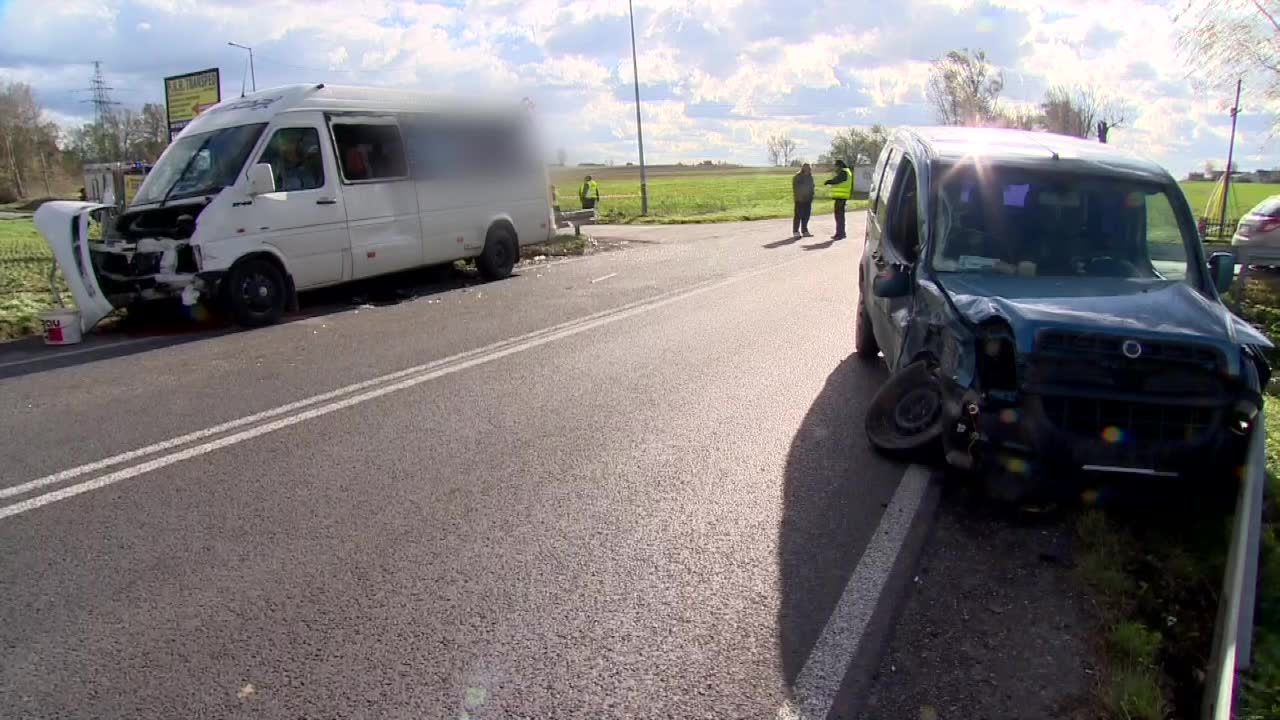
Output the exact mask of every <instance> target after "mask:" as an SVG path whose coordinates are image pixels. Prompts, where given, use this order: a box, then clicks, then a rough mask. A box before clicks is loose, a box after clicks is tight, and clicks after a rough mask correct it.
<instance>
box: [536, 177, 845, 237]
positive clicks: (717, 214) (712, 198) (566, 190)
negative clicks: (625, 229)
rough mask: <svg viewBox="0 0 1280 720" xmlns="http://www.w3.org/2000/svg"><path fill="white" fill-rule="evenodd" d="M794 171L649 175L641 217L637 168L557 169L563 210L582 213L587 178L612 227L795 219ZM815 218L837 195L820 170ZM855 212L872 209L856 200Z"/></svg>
mask: <svg viewBox="0 0 1280 720" xmlns="http://www.w3.org/2000/svg"><path fill="white" fill-rule="evenodd" d="M794 173H795V170H794V169H793V168H742V167H728V168H717V169H711V168H703V167H693V166H690V167H678V166H660V167H655V168H652V169H650V170H649V172H648V187H649V214H648V215H647V216H641V215H640V170H639V168H635V167H621V168H620V167H601V168H555V169H553V170H552V173H551V176H552V183H554V184H555V186H556V190H557V191H558V197H559V200H560V208H561V209H562V210H574V209H577V208H580V207H581V203H580V202H579V201H578V186H579V185H580V184H581V183H582V178H583V176H584V175H591V176H592V177H593V178H595V179H596V181H597V182H598V183H599V185H600V195H601V201H600V205H599V208H600V218H601V221H602V222H610V223H664V224H669V223H708V222H729V221H734V220H764V219H768V218H789V217H791V212H792V200H791V176H792V175H793V174H794ZM815 176H816V179H817V187H818V191H817V198H816V199H815V205H814V213H815V214H817V215H820V214H822V213H825V212H829V211H830V207H831V193H830V192H829V190H828V189H827V188H825V187H823V186H822V184H821V183H822V181H823V180H825V179H826V178H827V177H828V175H826V174H825V173H823V172H822V171H820V170H815ZM849 205H850V207H849V209H850V210H859V209H862V208H865V207H866V201H865V200H864V199H855V200H853V201H852V202H851V203H850V204H849Z"/></svg>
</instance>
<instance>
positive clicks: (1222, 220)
mask: <svg viewBox="0 0 1280 720" xmlns="http://www.w3.org/2000/svg"><path fill="white" fill-rule="evenodd" d="M1239 114H1240V80H1239V79H1237V80H1236V103H1235V105H1232V106H1231V142H1230V143H1229V144H1228V145H1227V170H1226V172H1225V173H1223V175H1222V212H1221V214H1219V215H1218V237H1222V235H1223V233H1225V232H1226V229H1227V228H1226V225H1227V198H1228V197H1230V192H1231V162H1232V158H1233V156H1234V155H1235V151H1236V116H1237V115H1239Z"/></svg>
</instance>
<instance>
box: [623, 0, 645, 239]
mask: <svg viewBox="0 0 1280 720" xmlns="http://www.w3.org/2000/svg"><path fill="white" fill-rule="evenodd" d="M627 14H628V15H630V16H631V73H632V78H633V79H634V80H635V84H636V144H637V145H639V146H640V214H641V215H648V214H649V184H648V182H646V178H645V172H644V131H643V130H642V129H641V127H640V66H639V64H637V62H636V13H635V10H634V9H633V8H632V7H631V0H627Z"/></svg>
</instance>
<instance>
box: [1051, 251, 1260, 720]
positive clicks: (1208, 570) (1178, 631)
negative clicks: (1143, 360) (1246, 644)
mask: <svg viewBox="0 0 1280 720" xmlns="http://www.w3.org/2000/svg"><path fill="white" fill-rule="evenodd" d="M1240 314H1241V316H1242V317H1244V318H1245V319H1246V320H1248V321H1249V322H1250V323H1252V324H1253V325H1254V326H1256V327H1258V328H1259V329H1260V330H1261V331H1262V332H1263V333H1265V334H1266V335H1267V336H1268V337H1272V338H1276V337H1280V283H1277V282H1275V281H1274V280H1273V279H1269V278H1267V277H1266V276H1258V277H1257V279H1255V280H1253V281H1251V282H1250V284H1249V286H1248V287H1247V288H1245V294H1244V300H1243V303H1242V306H1241V308H1240ZM1278 360H1280V353H1277V352H1275V351H1273V352H1272V353H1271V361H1272V363H1273V366H1276V367H1277V368H1278V369H1280V366H1277V365H1276V363H1277V361H1278ZM1263 412H1264V413H1265V415H1266V427H1267V488H1266V500H1265V505H1264V510H1263V527H1262V537H1261V543H1262V548H1261V568H1260V573H1259V587H1258V605H1257V611H1256V614H1255V616H1254V653H1253V667H1252V668H1251V670H1250V672H1249V673H1248V675H1247V676H1246V677H1245V678H1244V680H1243V682H1242V683H1241V686H1240V688H1238V692H1237V714H1236V717H1237V718H1241V719H1242V720H1264V718H1265V719H1271V718H1280V503H1277V497H1280V393H1277V392H1276V391H1275V383H1273V384H1272V389H1271V390H1270V391H1269V392H1268V394H1267V396H1266V403H1265V405H1264V407H1263ZM1203 516H1204V513H1203V512H1195V509H1194V508H1192V509H1190V511H1188V512H1185V513H1183V514H1166V513H1164V512H1160V513H1147V514H1146V516H1145V517H1126V516H1125V515H1124V514H1123V513H1112V514H1103V513H1102V512H1100V511H1097V510H1092V511H1089V512H1086V513H1083V514H1082V515H1081V516H1080V517H1079V518H1078V519H1077V521H1076V530H1077V533H1078V535H1079V538H1080V541H1081V542H1080V547H1081V552H1080V555H1079V557H1078V563H1077V569H1078V572H1079V574H1080V576H1081V578H1082V579H1083V580H1084V582H1085V583H1086V584H1087V585H1088V586H1089V587H1090V588H1091V590H1092V591H1093V595H1094V597H1095V601H1096V603H1097V605H1098V607H1099V609H1100V611H1101V617H1102V623H1103V627H1104V636H1105V643H1103V645H1104V649H1105V655H1106V663H1107V667H1108V673H1107V675H1106V677H1105V679H1104V681H1103V686H1102V688H1100V696H1101V699H1102V701H1103V704H1104V705H1105V707H1106V708H1107V711H1108V713H1109V714H1110V715H1111V716H1112V717H1114V718H1125V719H1129V718H1164V717H1168V716H1170V714H1172V715H1173V716H1175V717H1194V716H1197V715H1198V714H1199V712H1200V707H1199V705H1200V702H1201V694H1202V692H1203V687H1204V673H1205V671H1206V669H1207V668H1208V664H1209V657H1208V654H1209V651H1210V649H1211V644H1212V637H1213V626H1214V622H1215V621H1216V611H1217V603H1218V598H1219V594H1220V591H1221V583H1222V575H1223V571H1224V568H1225V562H1226V549H1227V542H1228V538H1229V533H1230V523H1231V518H1229V517H1219V518H1217V519H1214V520H1205V519H1204V517H1203Z"/></svg>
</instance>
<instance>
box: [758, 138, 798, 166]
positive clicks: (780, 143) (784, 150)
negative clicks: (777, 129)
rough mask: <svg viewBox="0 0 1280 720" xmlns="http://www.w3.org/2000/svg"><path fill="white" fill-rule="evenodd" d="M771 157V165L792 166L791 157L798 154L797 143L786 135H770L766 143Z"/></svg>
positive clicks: (766, 149) (766, 148)
mask: <svg viewBox="0 0 1280 720" xmlns="http://www.w3.org/2000/svg"><path fill="white" fill-rule="evenodd" d="M764 146H765V151H766V152H767V154H768V156H769V164H770V165H775V166H777V165H790V164H791V156H792V155H794V154H795V152H796V141H795V140H793V139H791V136H790V135H787V134H786V133H779V134H777V135H770V136H769V137H768V139H766V140H765V143H764Z"/></svg>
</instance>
